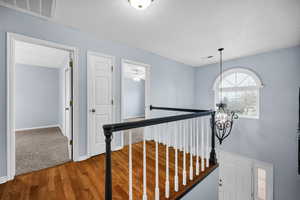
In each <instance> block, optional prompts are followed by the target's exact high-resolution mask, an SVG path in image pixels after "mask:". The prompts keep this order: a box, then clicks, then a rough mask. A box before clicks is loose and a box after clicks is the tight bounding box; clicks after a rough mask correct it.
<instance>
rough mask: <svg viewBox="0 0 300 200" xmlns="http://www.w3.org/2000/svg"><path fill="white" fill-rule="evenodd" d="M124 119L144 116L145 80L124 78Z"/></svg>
mask: <svg viewBox="0 0 300 200" xmlns="http://www.w3.org/2000/svg"><path fill="white" fill-rule="evenodd" d="M123 84H124V85H123V88H124V93H123V97H124V104H123V105H124V118H125V119H129V118H136V117H144V116H145V80H140V81H134V80H132V79H130V78H124V83H123Z"/></svg>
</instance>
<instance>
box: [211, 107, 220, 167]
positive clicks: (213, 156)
mask: <svg viewBox="0 0 300 200" xmlns="http://www.w3.org/2000/svg"><path fill="white" fill-rule="evenodd" d="M215 115H216V112H213V113H212V114H211V129H212V130H211V152H210V157H209V164H210V165H215V164H217V162H218V161H217V156H216V150H215V148H216V140H215V138H216V128H215Z"/></svg>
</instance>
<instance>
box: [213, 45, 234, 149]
mask: <svg viewBox="0 0 300 200" xmlns="http://www.w3.org/2000/svg"><path fill="white" fill-rule="evenodd" d="M223 50H224V48H220V49H218V51H219V52H220V75H219V77H220V91H219V95H220V103H218V104H217V105H216V106H217V108H218V109H217V112H216V117H215V127H216V136H217V138H218V140H219V143H220V144H222V142H223V140H225V139H226V138H227V137H228V136H229V135H230V133H231V130H232V127H233V121H234V120H235V119H237V118H238V115H237V114H236V113H235V112H234V111H230V110H229V109H227V104H226V103H224V102H223V91H222V87H223V56H222V55H223V54H222V53H223Z"/></svg>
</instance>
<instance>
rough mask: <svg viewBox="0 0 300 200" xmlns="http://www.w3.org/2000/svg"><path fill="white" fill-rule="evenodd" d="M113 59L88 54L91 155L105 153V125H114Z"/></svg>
mask: <svg viewBox="0 0 300 200" xmlns="http://www.w3.org/2000/svg"><path fill="white" fill-rule="evenodd" d="M112 66H113V58H112V57H108V56H101V55H97V54H92V53H89V54H88V66H87V67H88V100H89V106H88V109H89V112H88V126H89V127H88V130H89V137H90V138H89V145H90V154H91V155H92V156H93V155H97V154H101V153H104V152H105V137H104V133H103V128H102V126H103V124H109V123H113V112H112V110H113V101H112V100H113V98H112Z"/></svg>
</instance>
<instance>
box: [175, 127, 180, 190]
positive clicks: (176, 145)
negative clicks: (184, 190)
mask: <svg viewBox="0 0 300 200" xmlns="http://www.w3.org/2000/svg"><path fill="white" fill-rule="evenodd" d="M176 125H177V126H176ZM174 126H175V129H174V131H175V133H176V134H175V145H174V146H175V175H174V190H175V192H178V190H179V187H178V137H179V135H178V134H179V133H180V131H179V130H180V123H175V124H174Z"/></svg>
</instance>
